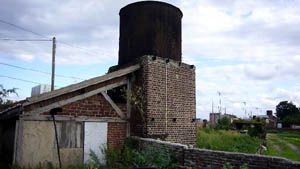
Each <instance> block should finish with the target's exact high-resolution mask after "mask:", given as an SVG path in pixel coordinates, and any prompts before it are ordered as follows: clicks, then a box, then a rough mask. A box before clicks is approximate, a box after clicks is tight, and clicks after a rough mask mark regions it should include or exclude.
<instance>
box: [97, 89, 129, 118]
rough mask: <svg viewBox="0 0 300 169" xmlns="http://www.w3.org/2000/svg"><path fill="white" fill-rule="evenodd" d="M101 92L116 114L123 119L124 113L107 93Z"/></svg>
mask: <svg viewBox="0 0 300 169" xmlns="http://www.w3.org/2000/svg"><path fill="white" fill-rule="evenodd" d="M101 94H102V95H103V96H104V98H105V99H106V101H108V103H109V104H110V105H111V107H113V109H114V110H115V111H116V112H117V114H118V115H119V116H120V117H121V118H122V119H125V114H124V113H123V112H122V110H121V109H120V108H119V107H118V106H117V105H116V103H115V102H114V101H113V100H112V99H111V98H110V97H109V96H108V95H107V93H106V92H101Z"/></svg>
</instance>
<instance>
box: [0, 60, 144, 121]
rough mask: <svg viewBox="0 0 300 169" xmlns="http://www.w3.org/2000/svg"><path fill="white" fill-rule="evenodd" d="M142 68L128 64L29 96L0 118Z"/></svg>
mask: <svg viewBox="0 0 300 169" xmlns="http://www.w3.org/2000/svg"><path fill="white" fill-rule="evenodd" d="M139 68H140V65H139V64H136V65H132V66H128V67H126V68H123V69H119V70H117V71H114V72H111V73H107V74H105V75H103V76H98V77H95V78H91V79H88V80H85V81H82V82H79V83H76V84H72V85H69V86H66V87H63V88H60V89H57V90H54V91H51V92H47V93H43V94H40V95H37V96H33V97H28V98H26V99H25V100H22V101H20V102H18V104H16V105H15V106H12V107H9V108H8V109H6V110H4V111H2V112H0V119H7V118H9V117H13V116H17V115H19V113H20V110H21V109H22V107H23V106H27V105H31V104H34V103H38V102H40V101H44V100H48V99H51V98H54V97H57V96H61V95H63V94H66V93H69V92H73V91H77V90H80V89H83V88H86V87H89V86H92V85H95V84H98V83H101V82H105V81H108V80H112V79H115V78H118V77H122V76H124V75H127V74H130V73H132V72H134V71H136V70H138V69H139Z"/></svg>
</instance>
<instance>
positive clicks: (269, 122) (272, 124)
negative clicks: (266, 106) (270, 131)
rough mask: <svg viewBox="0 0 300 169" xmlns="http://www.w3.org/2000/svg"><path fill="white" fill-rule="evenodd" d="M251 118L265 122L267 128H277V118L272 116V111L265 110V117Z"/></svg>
mask: <svg viewBox="0 0 300 169" xmlns="http://www.w3.org/2000/svg"><path fill="white" fill-rule="evenodd" d="M253 118H260V119H263V120H265V122H266V127H267V128H276V127H277V117H275V116H274V115H273V111H272V110H267V111H266V115H258V116H253Z"/></svg>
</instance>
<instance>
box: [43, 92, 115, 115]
mask: <svg viewBox="0 0 300 169" xmlns="http://www.w3.org/2000/svg"><path fill="white" fill-rule="evenodd" d="M62 109H63V111H62V112H59V113H58V115H69V116H75V117H77V116H90V117H118V114H117V113H116V111H115V110H114V109H113V108H112V107H111V105H110V104H109V103H108V102H107V101H106V99H105V98H104V97H103V96H102V94H98V95H94V96H91V97H88V98H85V99H83V100H79V101H76V102H73V103H70V104H67V105H65V106H62ZM44 114H49V112H46V113H44Z"/></svg>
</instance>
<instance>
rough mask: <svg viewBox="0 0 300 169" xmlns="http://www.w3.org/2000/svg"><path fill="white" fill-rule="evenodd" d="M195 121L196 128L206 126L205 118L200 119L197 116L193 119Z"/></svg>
mask: <svg viewBox="0 0 300 169" xmlns="http://www.w3.org/2000/svg"><path fill="white" fill-rule="evenodd" d="M195 123H196V128H197V129H198V128H206V127H207V120H206V119H200V118H197V119H196V120H195Z"/></svg>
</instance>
